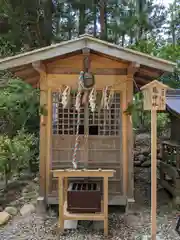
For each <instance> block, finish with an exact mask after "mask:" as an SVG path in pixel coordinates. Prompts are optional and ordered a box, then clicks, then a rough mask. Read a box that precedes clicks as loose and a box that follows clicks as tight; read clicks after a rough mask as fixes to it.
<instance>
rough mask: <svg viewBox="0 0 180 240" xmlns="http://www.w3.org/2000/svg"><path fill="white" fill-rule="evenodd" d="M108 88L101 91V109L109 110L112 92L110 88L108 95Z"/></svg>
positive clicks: (112, 96) (112, 97)
mask: <svg viewBox="0 0 180 240" xmlns="http://www.w3.org/2000/svg"><path fill="white" fill-rule="evenodd" d="M108 91H109V90H108V86H106V87H105V88H104V89H103V94H102V99H101V108H104V109H107V110H109V109H110V108H111V105H112V101H113V99H114V90H113V89H112V88H111V89H110V91H109V93H108Z"/></svg>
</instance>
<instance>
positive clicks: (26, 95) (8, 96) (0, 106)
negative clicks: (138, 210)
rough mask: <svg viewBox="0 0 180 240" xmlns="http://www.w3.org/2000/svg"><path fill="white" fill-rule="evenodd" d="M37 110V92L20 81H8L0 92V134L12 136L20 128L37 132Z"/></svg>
mask: <svg viewBox="0 0 180 240" xmlns="http://www.w3.org/2000/svg"><path fill="white" fill-rule="evenodd" d="M38 108H39V94H38V91H37V90H35V89H33V88H32V87H31V86H30V85H28V84H26V83H24V82H22V81H21V80H17V79H10V80H9V81H8V83H7V85H6V86H5V87H3V88H1V91H0V132H1V133H6V134H7V135H9V136H13V135H14V134H16V132H17V130H20V129H21V128H22V127H23V128H26V129H28V130H29V131H30V132H31V131H34V130H37V129H38V127H39V113H38Z"/></svg>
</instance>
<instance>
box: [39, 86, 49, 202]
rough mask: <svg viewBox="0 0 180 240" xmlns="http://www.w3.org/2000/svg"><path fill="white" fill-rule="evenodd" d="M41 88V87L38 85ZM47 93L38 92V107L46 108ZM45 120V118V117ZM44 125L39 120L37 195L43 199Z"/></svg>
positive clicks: (44, 194)
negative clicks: (38, 187) (38, 185)
mask: <svg viewBox="0 0 180 240" xmlns="http://www.w3.org/2000/svg"><path fill="white" fill-rule="evenodd" d="M40 88H41V85H40ZM46 104H47V92H46V91H43V90H40V106H43V107H45V108H46ZM45 118H46V117H45ZM46 132H47V131H46V124H42V122H41V119H40V139H39V140H40V143H39V156H40V158H39V175H40V179H39V184H40V189H39V194H40V196H43V197H44V198H45V196H46V151H45V149H46V139H47V138H46Z"/></svg>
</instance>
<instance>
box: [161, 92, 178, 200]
mask: <svg viewBox="0 0 180 240" xmlns="http://www.w3.org/2000/svg"><path fill="white" fill-rule="evenodd" d="M166 110H167V111H168V113H169V117H170V137H169V139H168V140H165V141H163V142H162V160H161V161H160V181H161V184H162V186H163V187H164V188H166V189H167V190H168V191H169V192H170V193H171V194H172V196H173V197H174V200H175V203H176V204H177V205H180V89H175V90H168V92H167V106H166Z"/></svg>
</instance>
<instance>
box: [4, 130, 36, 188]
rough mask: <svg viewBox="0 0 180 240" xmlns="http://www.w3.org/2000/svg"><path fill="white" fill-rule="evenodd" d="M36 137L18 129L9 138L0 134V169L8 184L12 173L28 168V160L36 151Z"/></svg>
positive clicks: (33, 156) (29, 160)
mask: <svg viewBox="0 0 180 240" xmlns="http://www.w3.org/2000/svg"><path fill="white" fill-rule="evenodd" d="M37 142H38V140H37V138H36V137H35V136H34V135H33V134H29V133H26V132H25V131H24V130H20V131H18V132H17V134H16V135H15V136H14V137H13V138H10V137H8V136H7V135H1V136H0V171H1V173H3V174H4V177H5V183H6V185H7V184H8V180H10V178H11V176H12V174H14V173H16V174H19V175H20V173H21V171H22V170H24V169H27V168H30V162H31V160H32V159H34V158H35V157H36V156H35V154H36V152H37V148H36V146H37Z"/></svg>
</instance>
